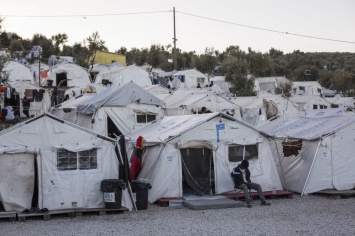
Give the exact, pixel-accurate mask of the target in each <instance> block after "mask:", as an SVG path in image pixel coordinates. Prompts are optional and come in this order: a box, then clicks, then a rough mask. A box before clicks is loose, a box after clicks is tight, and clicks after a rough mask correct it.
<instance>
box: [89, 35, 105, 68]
mask: <svg viewBox="0 0 355 236" xmlns="http://www.w3.org/2000/svg"><path fill="white" fill-rule="evenodd" d="M86 40H87V42H88V49H89V55H88V58H87V65H90V64H91V63H90V59H91V58H92V60H93V61H95V56H96V51H97V50H100V51H108V49H107V47H106V46H105V41H104V40H102V39H101V38H100V35H99V32H97V31H96V32H94V33H92V35H91V36H89V37H88V38H86Z"/></svg>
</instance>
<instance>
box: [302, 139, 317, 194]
mask: <svg viewBox="0 0 355 236" xmlns="http://www.w3.org/2000/svg"><path fill="white" fill-rule="evenodd" d="M321 142H322V139H320V140H319V143H318V147H317V150H316V153H315V154H314V158H313V161H312V165H311V168H310V169H309V172H308V175H307V179H306V183H304V186H303V190H302V193H301V196H303V195H304V190H305V189H306V186H307V183H308V179H309V176H310V175H311V172H312V169H313V165H314V162H315V160H316V156H317V154H318V150H319V146H320V143H321Z"/></svg>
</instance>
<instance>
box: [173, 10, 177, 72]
mask: <svg viewBox="0 0 355 236" xmlns="http://www.w3.org/2000/svg"><path fill="white" fill-rule="evenodd" d="M173 12H174V38H173V40H174V70H177V61H176V41H177V39H176V28H175V7H174V11H173Z"/></svg>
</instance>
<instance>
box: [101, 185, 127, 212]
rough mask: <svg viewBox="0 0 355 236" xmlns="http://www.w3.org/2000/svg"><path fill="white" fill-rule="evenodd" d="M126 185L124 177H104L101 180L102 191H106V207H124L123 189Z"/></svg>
mask: <svg viewBox="0 0 355 236" xmlns="http://www.w3.org/2000/svg"><path fill="white" fill-rule="evenodd" d="M125 188H126V185H125V182H124V181H123V180H122V179H104V180H102V181H101V191H102V192H104V201H105V208H106V209H120V208H121V207H122V189H125Z"/></svg>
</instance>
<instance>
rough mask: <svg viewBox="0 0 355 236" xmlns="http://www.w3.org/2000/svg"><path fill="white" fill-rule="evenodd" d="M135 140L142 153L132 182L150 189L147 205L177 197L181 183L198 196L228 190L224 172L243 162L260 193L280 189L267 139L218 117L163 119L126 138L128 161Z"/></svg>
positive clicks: (216, 115) (248, 128)
mask: <svg viewBox="0 0 355 236" xmlns="http://www.w3.org/2000/svg"><path fill="white" fill-rule="evenodd" d="M217 127H218V131H217ZM139 136H142V137H143V138H144V140H145V142H144V145H145V147H146V151H145V153H144V155H143V159H142V170H141V172H140V174H139V176H138V179H140V178H143V179H148V180H149V182H150V183H151V185H152V189H150V190H149V202H155V201H156V200H157V199H159V198H163V197H182V196H183V194H184V189H183V182H185V181H184V179H185V180H186V181H187V182H188V184H189V185H190V187H191V188H193V189H194V190H196V191H197V192H199V193H200V194H210V191H211V192H214V193H215V194H221V193H224V192H229V191H232V190H233V189H234V187H233V184H232V180H231V177H230V173H231V171H232V169H233V168H234V167H235V166H237V165H238V164H240V162H241V161H242V160H243V159H249V162H250V171H251V174H252V176H251V179H252V181H254V182H257V183H259V184H260V185H261V186H262V188H263V190H264V191H268V190H269V191H270V190H272V189H273V188H276V189H282V188H281V181H280V179H279V175H278V173H277V169H276V166H275V164H274V161H273V157H272V154H271V150H270V148H269V145H268V142H267V140H266V139H265V138H263V136H262V135H260V133H259V132H258V131H257V130H255V129H253V128H252V127H251V126H249V125H247V124H245V123H244V122H240V121H238V120H235V119H232V118H231V117H230V116H227V115H224V114H222V113H209V114H200V115H184V116H166V117H164V118H163V119H161V120H158V121H156V122H155V123H152V124H151V125H148V126H145V127H143V128H142V129H141V130H139V131H138V132H133V133H130V134H128V135H126V145H127V150H128V151H127V152H128V156H132V153H133V150H134V146H135V142H136V139H137V138H138V137H139ZM190 154H191V155H190Z"/></svg>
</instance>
